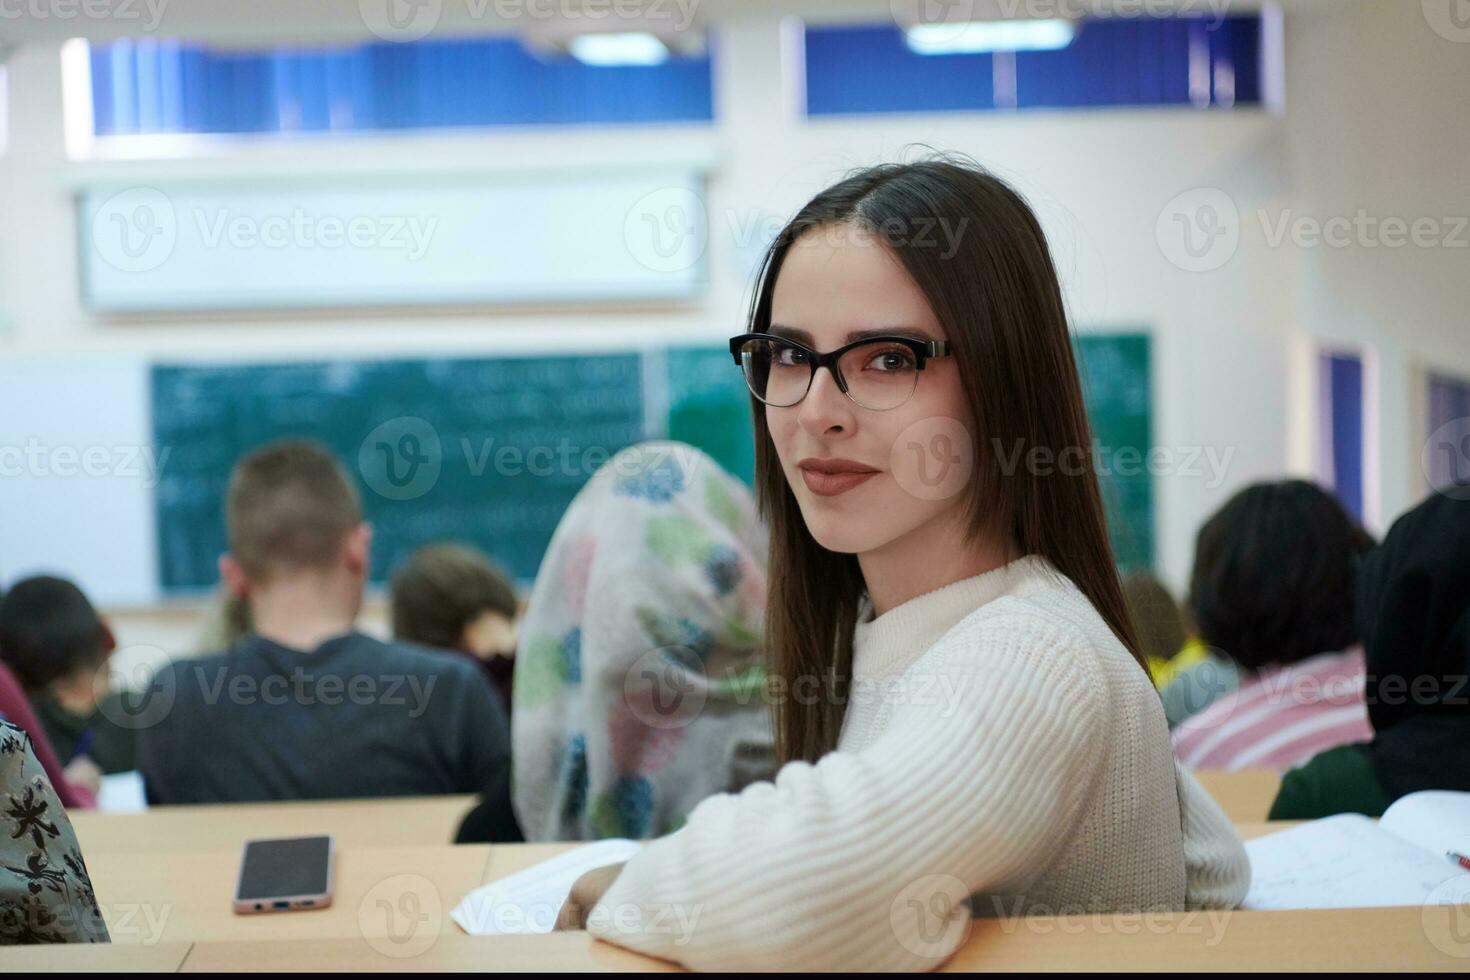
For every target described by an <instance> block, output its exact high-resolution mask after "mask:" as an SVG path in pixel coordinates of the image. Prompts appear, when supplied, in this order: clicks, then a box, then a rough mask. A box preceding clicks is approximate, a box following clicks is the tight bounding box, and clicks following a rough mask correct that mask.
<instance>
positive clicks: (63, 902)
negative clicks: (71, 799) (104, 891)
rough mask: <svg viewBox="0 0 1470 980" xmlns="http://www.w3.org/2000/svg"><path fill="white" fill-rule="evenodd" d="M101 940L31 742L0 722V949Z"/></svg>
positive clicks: (71, 841) (72, 837)
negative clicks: (36, 944) (32, 944)
mask: <svg viewBox="0 0 1470 980" xmlns="http://www.w3.org/2000/svg"><path fill="white" fill-rule="evenodd" d="M108 938H109V937H108V935H107V924H106V923H105V922H103V920H102V912H101V910H100V909H99V908H98V907H97V896H96V895H95V894H93V892H92V880H91V878H89V877H88V876H87V866H86V864H84V863H83V862H82V852H81V848H79V847H78V846H77V838H76V834H75V833H73V832H72V829H71V821H70V820H68V819H67V816H66V811H65V810H64V809H62V806H61V801H60V800H59V799H57V796H56V790H55V789H53V788H52V786H51V781H50V780H49V779H47V778H46V774H45V772H44V771H42V769H41V763H40V762H38V761H37V759H36V754H35V752H34V751H33V750H32V748H31V740H30V737H29V736H28V735H26V733H25V732H23V731H21V730H20V729H19V728H17V727H15V726H14V725H12V724H9V723H8V722H0V946H4V945H22V944H30V943H78V942H81V943H105V942H107V941H108Z"/></svg>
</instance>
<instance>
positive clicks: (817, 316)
mask: <svg viewBox="0 0 1470 980" xmlns="http://www.w3.org/2000/svg"><path fill="white" fill-rule="evenodd" d="M869 331H882V332H883V333H887V334H898V335H901V336H910V337H915V338H918V339H920V340H944V339H946V337H945V334H944V331H943V329H942V328H941V327H940V325H939V322H938V320H937V319H936V318H935V316H934V311H933V310H931V309H930V308H929V303H928V301H927V300H926V299H925V298H924V294H923V293H922V292H921V291H920V290H919V287H918V286H917V285H916V284H915V283H914V282H913V280H912V279H910V278H909V275H908V273H907V272H906V271H905V270H904V268H903V266H902V265H901V264H900V262H899V260H898V258H897V257H896V256H895V255H894V254H893V253H892V252H890V251H889V250H888V248H887V247H886V246H885V245H883V244H882V243H881V242H880V241H879V240H878V239H877V238H875V237H874V236H872V235H871V234H869V233H867V232H865V231H862V230H860V229H858V228H856V227H854V226H852V225H847V224H844V225H837V226H828V227H823V228H815V229H813V230H811V231H808V232H806V233H805V234H803V235H802V236H801V237H800V238H798V239H797V240H796V242H795V243H793V245H792V246H791V249H790V250H789V251H788V253H787V255H786V259H785V262H784V263H783V264H782V266H781V272H780V274H779V276H778V277H777V279H776V285H775V291H774V294H773V296H772V302H771V327H770V332H771V333H773V334H776V335H778V336H785V337H788V338H790V339H792V340H795V341H797V342H799V343H802V344H805V345H806V346H807V347H810V348H813V349H814V350H817V351H820V352H823V353H826V352H827V351H831V350H835V349H837V348H838V347H842V346H843V345H845V344H848V343H850V342H852V341H853V340H855V339H858V338H857V337H855V336H853V335H854V334H857V333H860V332H869ZM848 381H849V383H852V381H853V379H852V378H851V377H849V379H848ZM765 411H766V425H767V426H768V428H769V429H770V433H771V438H772V440H773V442H774V444H775V447H776V452H777V455H778V456H779V457H780V459H781V468H782V470H783V471H784V472H785V474H786V481H787V482H788V483H789V484H790V485H791V488H792V491H793V492H794V493H795V494H796V499H797V502H798V504H799V505H800V506H801V513H802V517H803V518H804V519H805V520H806V526H807V528H808V529H809V530H810V531H811V534H812V537H814V538H815V539H816V541H817V543H818V544H820V545H821V546H822V547H824V548H826V549H828V550H829V551H836V552H842V553H847V554H863V553H865V552H870V551H874V550H876V549H879V548H882V547H884V546H885V545H887V544H889V543H891V542H894V541H897V540H899V539H900V538H903V537H905V536H907V535H910V534H912V533H913V532H914V531H916V530H918V529H920V528H922V527H925V526H926V525H929V524H931V523H932V522H934V521H936V520H937V519H945V520H953V519H955V518H956V517H957V516H959V515H958V514H957V513H956V511H957V510H958V509H960V508H963V507H964V505H965V503H966V500H967V498H968V493H967V492H966V491H967V488H968V485H969V478H970V474H971V472H972V471H973V449H972V447H973V439H972V437H971V435H970V433H971V432H973V430H974V425H973V421H972V418H971V415H970V410H969V406H968V405H967V403H966V401H965V397H964V391H963V389H962V387H961V384H960V376H959V370H958V367H957V365H956V363H955V360H954V358H953V357H940V358H934V359H932V360H929V361H928V362H927V364H926V365H925V367H924V369H923V370H922V371H919V372H918V376H917V386H916V387H915V389H914V393H913V395H912V397H910V398H909V400H908V401H907V402H905V403H904V404H902V405H900V406H899V407H897V408H893V409H889V410H887V411H875V410H872V409H867V408H863V407H862V406H860V405H858V404H857V403H856V402H854V401H852V399H850V398H849V397H848V396H847V395H846V394H844V393H843V392H842V390H841V389H840V388H839V387H838V386H837V382H836V379H834V378H833V377H832V372H831V371H830V370H827V369H825V368H823V369H820V370H818V371H817V375H816V377H815V378H814V379H813V380H812V385H811V389H810V390H809V391H808V392H807V394H806V397H805V398H804V399H803V400H802V401H800V402H798V403H797V404H796V405H793V406H791V407H789V408H773V407H771V406H769V405H768V406H766V409H765ZM837 460H840V461H846V462H849V463H855V464H858V465H859V466H860V467H862V468H864V469H866V470H871V471H872V472H871V474H870V475H867V476H866V477H863V476H848V477H830V476H828V477H824V476H823V475H822V473H821V471H822V470H823V469H824V468H830V466H831V463H832V461H837Z"/></svg>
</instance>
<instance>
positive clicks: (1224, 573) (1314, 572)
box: [1165, 480, 1373, 769]
mask: <svg viewBox="0 0 1470 980" xmlns="http://www.w3.org/2000/svg"><path fill="white" fill-rule="evenodd" d="M1372 545H1373V539H1372V538H1371V537H1369V535H1368V533H1367V532H1366V531H1364V530H1363V528H1362V527H1361V526H1360V525H1359V524H1358V522H1357V521H1356V520H1354V519H1353V518H1352V516H1351V515H1349V514H1348V512H1347V511H1346V510H1345V509H1344V508H1343V506H1342V504H1340V503H1339V502H1338V501H1337V498H1335V497H1333V496H1332V495H1331V494H1330V493H1328V492H1327V491H1325V490H1323V489H1322V488H1321V487H1318V486H1316V485H1315V484H1312V483H1308V482H1305V481H1302V480H1286V481H1283V482H1280V483H1261V484H1256V485H1255V486H1251V487H1247V488H1246V489H1244V490H1242V491H1241V492H1240V493H1238V494H1236V495H1235V496H1234V497H1232V498H1231V499H1230V500H1229V501H1228V502H1227V503H1226V504H1225V506H1224V507H1222V508H1221V509H1220V511H1219V512H1218V513H1216V514H1215V515H1214V516H1213V517H1211V518H1210V519H1209V521H1207V522H1206V523H1205V525H1204V527H1202V528H1201V529H1200V532H1199V537H1198V540H1197V543H1196V546H1195V557H1194V574H1193V577H1192V579H1191V582H1190V590H1189V592H1190V598H1189V603H1190V611H1191V616H1192V618H1193V620H1194V622H1195V623H1196V624H1197V626H1198V629H1199V635H1200V638H1201V639H1202V640H1203V641H1204V642H1205V643H1206V644H1207V645H1208V646H1209V647H1210V648H1211V649H1212V652H1214V654H1215V656H1216V660H1213V661H1211V662H1209V665H1208V666H1206V665H1203V664H1202V665H1196V666H1195V667H1193V668H1191V669H1189V670H1187V671H1185V672H1184V673H1183V674H1181V676H1180V677H1179V678H1176V679H1175V681H1174V682H1173V684H1171V685H1170V687H1169V688H1167V689H1166V690H1165V701H1166V703H1167V702H1168V700H1169V698H1170V696H1171V695H1173V694H1177V693H1178V692H1179V689H1178V688H1177V687H1175V685H1186V687H1185V688H1184V689H1183V690H1184V693H1185V694H1186V695H1198V696H1199V697H1200V700H1204V699H1205V698H1209V699H1210V700H1211V701H1212V703H1211V704H1210V705H1209V706H1208V707H1205V708H1204V709H1203V710H1200V711H1197V712H1195V713H1193V714H1191V715H1190V716H1189V717H1188V718H1187V719H1186V720H1185V721H1183V722H1182V723H1181V724H1180V725H1179V726H1178V727H1177V728H1175V730H1174V748H1175V752H1176V753H1177V754H1178V756H1179V758H1180V760H1181V761H1183V762H1184V763H1185V764H1186V765H1189V766H1192V767H1194V768H1199V769H1245V768H1265V769H1287V768H1290V767H1291V766H1294V765H1299V764H1301V763H1302V762H1305V761H1306V760H1307V759H1310V758H1311V757H1312V756H1313V755H1315V754H1317V753H1318V752H1320V751H1322V750H1323V749H1326V748H1330V747H1331V746H1334V745H1342V744H1344V743H1346V742H1353V741H1358V740H1360V739H1362V738H1364V737H1366V735H1367V732H1368V714H1367V709H1366V707H1365V705H1364V703H1363V671H1364V666H1363V651H1362V649H1361V647H1360V646H1359V645H1358V642H1359V635H1358V628H1357V624H1356V623H1355V622H1354V620H1353V583H1354V580H1355V577H1356V575H1357V567H1358V562H1359V559H1360V557H1361V555H1362V554H1363V553H1364V552H1365V551H1366V550H1367V549H1369V548H1371V547H1372ZM1221 660H1223V661H1227V662H1228V663H1221V662H1220V661H1221ZM1205 670H1213V671H1215V672H1216V673H1215V675H1214V676H1213V677H1212V678H1207V679H1203V680H1202V675H1203V672H1204V671H1205ZM1232 680H1233V681H1234V683H1231V681H1232Z"/></svg>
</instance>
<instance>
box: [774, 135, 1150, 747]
mask: <svg viewBox="0 0 1470 980" xmlns="http://www.w3.org/2000/svg"><path fill="white" fill-rule="evenodd" d="M839 224H847V225H852V226H855V227H858V228H861V229H863V230H865V231H867V232H869V233H871V234H873V235H874V236H875V237H877V238H878V240H880V241H883V242H884V243H885V244H886V245H887V246H888V247H889V248H890V249H891V250H892V251H893V253H894V254H895V255H896V256H897V257H898V259H899V260H900V262H901V263H902V264H903V267H904V268H905V269H906V270H907V271H908V274H909V275H910V276H911V277H912V278H913V280H914V282H915V283H917V284H918V286H919V288H920V289H921V290H922V291H923V293H924V295H925V296H926V297H927V298H928V301H929V305H930V307H931V308H932V309H933V311H934V314H935V316H936V317H938V319H939V323H940V324H941V325H942V326H943V328H944V332H945V336H946V337H947V338H948V340H949V342H950V346H951V349H952V350H953V352H954V356H955V358H956V361H957V364H958V366H959V372H960V378H961V379H962V383H963V386H964V390H965V397H966V399H967V401H968V403H969V407H970V409H971V412H972V415H973V417H974V419H975V422H976V429H977V431H976V432H975V434H974V436H975V442H976V445H975V474H974V476H975V478H974V480H973V482H972V486H971V491H970V502H969V514H968V540H971V541H974V540H976V539H977V538H978V537H979V536H980V535H981V534H982V533H985V532H986V531H990V533H994V532H995V530H996V529H999V531H1000V532H1001V533H1006V532H1007V531H1008V532H1009V535H1010V537H1011V541H1010V544H1011V545H1013V546H1014V547H1015V549H1016V550H1017V552H1018V553H1020V554H1035V555H1041V556H1044V557H1045V558H1047V559H1049V560H1050V561H1051V563H1052V564H1053V565H1054V566H1055V567H1056V568H1057V569H1058V570H1059V571H1060V572H1062V573H1063V574H1064V575H1066V576H1067V577H1068V578H1070V579H1071V580H1072V581H1073V582H1074V583H1076V585H1077V587H1078V588H1079V589H1081V591H1082V593H1083V594H1084V595H1085V596H1087V598H1088V599H1089V600H1090V601H1091V602H1092V605H1093V606H1094V608H1096V609H1097V611H1098V612H1099V614H1101V615H1102V617H1103V619H1104V620H1105V621H1106V622H1107V624H1108V626H1110V627H1111V628H1112V630H1113V632H1114V633H1115V634H1116V635H1117V637H1118V639H1119V640H1120V641H1121V642H1122V643H1123V644H1124V646H1126V647H1127V648H1128V649H1129V651H1131V652H1132V653H1133V655H1134V657H1135V658H1136V659H1137V660H1138V662H1139V665H1140V666H1141V667H1143V669H1144V672H1145V673H1147V672H1148V666H1147V664H1146V663H1145V661H1144V659H1143V657H1142V656H1141V655H1140V654H1139V652H1138V650H1139V647H1138V642H1137V638H1136V636H1135V634H1134V630H1133V624H1132V621H1131V620H1130V618H1129V615H1128V609H1127V606H1126V604H1125V602H1124V599H1123V590H1122V587H1121V585H1120V584H1119V580H1118V572H1117V568H1116V566H1115V564H1114V561H1113V553H1112V548H1111V546H1110V545H1109V543H1108V535H1107V526H1106V521H1105V519H1104V516H1103V507H1102V497H1101V495H1100V493H1099V491H1098V483H1097V476H1096V471H1095V468H1094V460H1093V450H1092V435H1091V428H1090V426H1089V424H1088V420H1087V411H1086V408H1085V406H1084V404H1083V400H1082V386H1081V382H1080V380H1079V379H1078V376H1077V366H1076V363H1075V361H1074V360H1073V353H1072V343H1071V336H1070V332H1069V330H1068V326H1067V316H1066V311H1065V309H1064V308H1063V305H1062V295H1061V286H1060V284H1059V283H1058V281H1057V273H1056V268H1055V267H1054V266H1053V265H1052V260H1051V254H1050V252H1049V251H1048V250H1047V246H1046V237H1045V235H1044V234H1043V233H1042V230H1041V225H1040V224H1039V223H1038V222H1037V220H1036V216H1035V215H1034V214H1033V213H1032V212H1031V209H1030V208H1029V207H1028V206H1027V204H1026V202H1025V201H1024V200H1023V199H1022V198H1021V196H1020V195H1019V194H1017V193H1016V192H1015V191H1014V190H1012V189H1011V188H1010V187H1009V186H1008V185H1007V184H1006V183H1004V182H1003V181H1001V180H999V179H998V178H996V177H994V176H992V175H991V174H989V173H987V172H986V171H984V170H982V169H980V168H979V167H977V166H974V165H973V164H970V163H968V162H961V161H956V160H953V159H948V158H944V159H930V160H924V161H919V162H915V163H904V164H884V165H881V166H876V167H871V168H868V169H865V170H862V171H860V172H858V173H856V174H853V175H852V176H849V177H847V178H846V179H844V180H842V181H841V182H839V183H837V184H835V185H834V186H832V187H829V188H828V189H827V190H825V191H823V192H822V193H820V194H818V195H817V196H816V197H815V198H813V199H812V200H811V201H810V202H809V203H808V204H807V205H806V206H805V207H804V208H802V209H801V211H800V212H798V213H797V214H796V216H795V217H793V218H792V219H791V221H789V222H788V223H787V225H786V227H785V228H783V229H782V231H781V233H780V234H779V235H778V236H777V237H776V240H775V241H774V242H773V243H772V245H771V248H770V250H769V251H768V252H767V253H766V257H765V260H764V262H763V263H762V265H761V269H760V273H759V276H758V279H757V286H756V291H755V295H754V298H753V299H752V302H751V309H750V320H749V330H750V331H751V332H754V333H766V332H768V330H769V327H770V324H771V298H772V295H773V294H774V292H775V285H776V279H777V277H778V276H779V275H780V272H781V265H782V263H783V262H784V261H785V258H786V254H787V252H788V251H789V250H790V248H791V245H792V243H794V242H795V241H796V239H798V238H799V237H800V236H801V235H802V234H803V233H804V232H806V231H809V230H812V229H819V228H824V227H829V226H832V225H839ZM920 383H921V384H922V383H923V382H922V377H921V380H920ZM751 407H752V411H753V412H754V416H755V430H756V490H757V496H758V500H759V504H760V509H761V513H762V516H763V517H765V519H766V520H767V521H768V522H769V525H770V529H771V555H770V575H769V592H768V603H767V610H766V641H767V649H768V650H769V651H770V653H771V657H772V673H773V675H774V677H773V679H774V680H775V681H776V682H777V683H778V684H779V685H781V686H780V689H779V691H778V696H777V698H776V701H775V726H776V751H777V755H778V758H779V759H780V761H781V762H783V763H785V762H790V761H792V760H795V759H801V760H805V761H808V762H815V761H816V760H817V759H818V758H820V757H821V756H822V755H824V754H825V753H827V752H829V751H831V750H832V749H834V748H836V746H837V736H838V733H839V732H840V731H841V727H842V717H843V713H844V711H845V710H846V697H847V695H846V691H847V684H848V680H849V675H850V672H851V667H852V639H853V627H854V625H855V622H856V619H857V614H858V604H859V602H860V601H861V598H862V594H863V589H864V584H863V577H862V573H861V571H860V570H859V568H858V563H857V558H856V557H855V556H854V555H850V554H839V553H836V552H832V551H828V550H827V549H825V548H823V547H822V546H821V545H819V544H818V543H817V542H816V540H815V539H814V538H813V537H812V536H811V533H810V532H809V531H808V530H807V528H806V523H805V522H804V521H803V519H802V516H801V509H800V507H799V506H798V504H797V502H796V497H795V496H794V495H793V494H792V492H791V488H790V486H789V485H788V484H787V482H786V477H785V473H784V472H783V470H782V469H781V464H780V461H779V459H778V458H777V456H776V449H775V446H774V444H773V443H772V441H771V436H770V432H769V430H768V429H767V427H766V421H765V407H764V406H763V405H761V404H760V403H759V402H758V401H756V400H755V399H754V398H752V399H751ZM1017 446H1019V447H1021V450H1022V454H1021V455H1017V454H1016V453H1015V447H1017ZM1038 446H1040V447H1046V448H1047V449H1050V450H1051V451H1052V452H1053V453H1054V454H1057V455H1054V456H1053V457H1052V458H1053V459H1060V458H1062V457H1060V453H1061V451H1062V450H1064V449H1068V450H1072V451H1073V453H1072V458H1073V459H1077V458H1079V457H1078V456H1077V455H1076V453H1080V454H1081V456H1080V459H1081V460H1082V461H1083V465H1080V466H1079V465H1072V466H1070V467H1060V466H1059V467H1054V468H1052V469H1051V471H1050V472H1047V473H1045V474H1043V473H1040V472H1038V471H1036V468H1032V467H1027V466H1024V465H1019V466H1014V467H1012V468H1011V469H1010V470H1009V471H1008V470H1007V468H1006V467H1005V466H1004V465H1003V463H1002V459H1003V458H1005V459H1009V460H1013V461H1017V462H1018V461H1019V460H1020V459H1022V458H1024V454H1026V453H1030V452H1031V450H1032V448H1033V447H1038ZM1001 450H1004V453H1002V452H1001Z"/></svg>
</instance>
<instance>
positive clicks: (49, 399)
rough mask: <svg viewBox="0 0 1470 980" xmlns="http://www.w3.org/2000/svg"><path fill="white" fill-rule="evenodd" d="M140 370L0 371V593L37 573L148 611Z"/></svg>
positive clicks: (147, 456)
mask: <svg viewBox="0 0 1470 980" xmlns="http://www.w3.org/2000/svg"><path fill="white" fill-rule="evenodd" d="M152 439H153V437H152V423H151V421H150V418H149V409H148V367H147V365H146V364H145V363H144V362H142V361H141V360H139V361H130V360H117V359H111V360H96V361H91V360H79V359H71V360H66V361H61V360H29V359H7V360H5V361H3V362H0V585H3V587H6V588H8V587H9V586H10V585H11V584H12V583H14V582H15V581H16V580H17V579H19V578H23V577H25V576H28V575H35V574H39V573H50V574H54V575H61V576H64V577H66V578H70V579H72V580H73V581H75V582H76V583H77V584H78V585H80V586H81V587H82V589H83V590H84V591H85V592H86V593H87V594H88V596H89V597H90V598H91V599H92V601H93V602H95V603H97V604H99V605H107V606H131V605H147V604H151V603H153V602H155V601H157V597H158V571H157V565H158V562H157V551H158V548H157V544H156V538H157V535H156V533H155V530H154V521H155V518H154V508H153V488H154V487H155V486H156V484H157V479H158V476H159V474H160V473H161V472H162V471H163V468H166V467H167V466H168V454H169V451H168V449H167V447H165V448H164V449H162V450H160V449H159V447H156V446H154V445H153V444H152Z"/></svg>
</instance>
